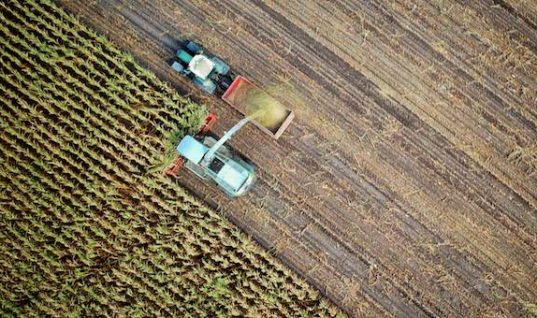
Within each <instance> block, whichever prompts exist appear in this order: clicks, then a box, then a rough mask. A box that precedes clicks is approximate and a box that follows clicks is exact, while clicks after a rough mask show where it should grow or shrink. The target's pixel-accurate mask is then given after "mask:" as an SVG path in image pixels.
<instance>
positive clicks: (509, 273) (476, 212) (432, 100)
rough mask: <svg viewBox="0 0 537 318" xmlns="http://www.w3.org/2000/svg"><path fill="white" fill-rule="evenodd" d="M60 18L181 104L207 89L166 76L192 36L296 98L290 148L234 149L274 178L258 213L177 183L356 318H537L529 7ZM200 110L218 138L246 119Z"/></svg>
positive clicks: (341, 5) (122, 9) (261, 8)
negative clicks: (81, 26)
mask: <svg viewBox="0 0 537 318" xmlns="http://www.w3.org/2000/svg"><path fill="white" fill-rule="evenodd" d="M62 3H63V4H65V5H66V7H68V8H69V9H70V10H72V11H73V12H76V13H79V14H80V15H81V16H82V17H83V19H85V21H87V22H88V23H90V24H92V25H94V26H95V27H97V28H99V30H100V31H101V32H103V33H105V34H107V35H109V36H110V37H111V38H112V39H114V40H115V41H116V42H117V43H118V44H120V45H121V46H122V47H124V48H125V49H128V50H129V51H131V52H133V53H134V54H135V56H136V57H138V58H139V59H140V61H142V62H143V63H145V64H146V65H147V66H148V67H149V68H151V69H152V70H154V71H155V72H156V73H157V74H158V75H159V77H161V78H163V79H166V80H167V81H170V82H172V83H174V85H175V86H176V87H178V88H179V89H183V90H184V89H185V88H184V87H187V88H188V91H189V92H190V88H191V87H192V86H189V85H190V84H187V83H186V81H184V80H183V79H182V78H180V77H179V76H176V75H174V74H173V73H172V72H171V71H170V70H169V67H168V65H167V63H166V60H167V59H168V58H169V57H171V56H172V55H173V51H174V49H176V48H177V43H176V40H177V39H178V38H180V37H191V38H194V39H196V40H199V41H200V42H201V43H202V44H204V45H205V46H206V47H208V48H209V49H210V50H211V51H212V52H213V53H217V54H218V55H220V56H222V57H223V58H224V59H225V60H227V61H229V62H230V64H231V65H232V66H233V67H235V68H237V69H238V70H239V71H240V72H242V73H244V74H246V75H248V76H249V77H250V78H252V79H253V80H255V81H256V82H258V83H267V82H272V81H275V80H281V81H288V82H290V83H291V84H292V85H293V86H294V87H295V89H296V92H297V94H299V95H300V96H301V98H302V100H303V103H300V104H295V105H291V106H292V107H294V108H295V111H296V113H297V119H296V120H295V121H294V123H293V125H292V126H291V127H290V129H289V130H288V132H286V134H285V135H284V136H283V137H282V139H280V140H279V141H278V142H272V141H270V140H269V139H268V138H267V137H266V136H263V135H262V133H260V132H259V131H257V130H256V129H255V128H252V127H248V128H246V131H245V133H243V134H239V135H238V136H237V137H236V139H235V140H234V141H233V142H232V144H233V145H234V146H235V147H236V148H237V149H239V150H240V151H242V152H243V153H245V154H246V155H247V156H249V157H250V158H251V159H253V160H254V162H256V163H257V164H258V165H259V167H260V174H261V180H260V182H259V184H258V186H257V187H256V188H255V189H254V192H253V193H252V195H250V196H249V197H248V198H247V199H246V200H239V201H236V202H231V203H230V202H228V201H227V200H226V199H225V198H223V197H222V196H220V195H219V194H218V192H215V191H214V189H212V188H209V187H206V186H205V185H204V184H202V183H200V182H198V181H197V180H195V178H186V177H184V178H180V180H179V182H181V183H182V184H185V185H186V186H188V187H189V188H191V189H193V190H194V191H196V192H197V193H198V194H199V195H201V196H202V197H204V198H205V199H206V200H207V202H209V203H211V204H212V205H214V206H217V207H219V208H220V209H221V211H222V212H223V213H224V214H226V215H227V216H228V217H229V218H230V219H231V220H232V221H233V222H234V223H236V224H238V225H239V226H240V227H241V228H243V229H244V230H245V231H247V232H249V233H250V234H252V235H253V236H254V237H255V238H256V239H257V240H258V241H260V242H261V243H262V244H263V245H264V246H266V247H268V248H270V249H271V250H272V251H273V252H274V253H275V254H277V255H278V256H279V257H280V258H281V259H283V260H284V261H285V262H286V263H288V264H289V265H290V266H291V267H293V268H295V269H296V270H298V271H299V272H300V273H302V274H303V275H304V276H305V277H306V278H308V279H309V280H310V281H311V282H313V283H314V284H315V285H316V286H318V287H319V288H321V289H322V290H323V291H324V292H325V293H326V294H327V295H328V296H330V297H331V298H332V299H334V300H335V301H336V302H337V303H338V304H340V305H341V306H342V307H343V308H345V309H346V310H347V311H348V312H350V313H351V314H354V315H360V314H368V313H369V314H372V315H375V314H386V315H390V314H394V315H399V316H410V317H415V316H450V315H451V316H478V315H483V316H486V315H494V314H506V315H523V314H524V304H525V303H528V302H529V303H531V302H535V299H536V298H537V295H536V290H537V282H536V277H535V272H536V266H535V263H536V261H537V255H536V253H535V250H536V247H537V243H536V232H537V214H536V207H537V181H536V180H537V178H535V176H536V165H535V163H536V161H535V151H534V150H532V149H534V148H535V143H536V140H537V129H536V126H537V106H536V98H537V96H536V94H537V89H536V88H537V87H536V82H535V78H536V76H537V63H536V52H535V43H537V31H536V30H535V23H534V22H532V21H533V20H532V12H535V8H534V7H531V6H530V4H524V3H523V2H520V1H512V2H510V1H479V2H477V1H476V2H474V1H472V2H467V3H461V2H457V1H433V2H425V1H424V2H397V3H392V2H388V1H386V2H385V1H331V2H315V1H309V2H303V1H291V2H289V1H270V2H262V1H219V2H210V3H209V2H204V1H175V2H169V1H156V2H153V1H151V2H149V1H148V2H146V1H142V0H140V1H130V2H129V3H122V2H121V1H103V2H100V3H97V4H94V5H91V4H90V5H88V4H82V3H81V2H80V1H62ZM521 17H523V18H521ZM192 94H193V95H195V96H196V97H197V98H201V99H203V100H204V101H207V103H208V104H209V106H210V107H211V109H212V110H214V111H216V112H217V113H218V114H219V115H220V118H221V121H220V123H219V125H218V126H217V128H216V131H217V132H220V133H221V132H222V131H223V130H224V128H225V127H227V126H230V125H232V124H233V122H235V121H236V120H238V118H239V116H238V114H236V113H234V112H233V111H232V110H231V109H230V108H229V107H227V106H226V105H225V104H223V103H222V102H219V101H216V99H212V100H211V99H207V98H204V97H199V96H200V95H199V94H198V93H197V92H196V91H195V89H193V90H192ZM259 140H262V141H263V146H262V147H259V146H258V145H259V142H257V141H259ZM254 141H256V142H254ZM253 145H254V146H253ZM532 151H533V152H532ZM523 154H525V155H523Z"/></svg>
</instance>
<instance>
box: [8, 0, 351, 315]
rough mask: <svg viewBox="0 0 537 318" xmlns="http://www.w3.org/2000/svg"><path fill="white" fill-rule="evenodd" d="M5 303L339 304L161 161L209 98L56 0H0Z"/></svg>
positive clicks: (64, 310)
mask: <svg viewBox="0 0 537 318" xmlns="http://www.w3.org/2000/svg"><path fill="white" fill-rule="evenodd" d="M0 22H1V23H0V54H1V62H0V77H1V80H0V90H1V92H0V223H1V224H0V249H1V251H0V313H1V315H2V316H5V317H9V316H17V317H20V316H29V317H44V316H77V317H78V316H128V317H138V316H166V317H188V316H195V317H199V316H211V317H215V316H226V317H227V316H263V317H267V316H284V317H291V316H313V315H315V316H336V315H341V314H340V313H339V312H338V311H337V309H335V307H333V305H332V304H330V303H329V302H328V301H326V300H325V299H324V298H322V297H321V296H320V295H319V293H318V292H317V291H315V290H314V289H313V288H312V287H311V286H309V285H308V284H307V283H306V282H304V281H302V280H301V279H299V278H298V277H297V276H296V275H294V274H293V273H291V272H290V271H289V270H288V269H287V268H285V267H284V266H283V265H282V264H280V263H278V262H277V261H276V260H275V259H273V258H272V257H271V256H270V255H269V254H267V253H266V252H264V251H263V250H262V249H261V248H260V247H259V246H258V245H257V244H256V243H254V242H253V241H252V240H251V239H250V238H248V237H246V236H245V235H244V234H243V233H242V232H241V231H240V230H239V229H237V228H236V227H234V226H233V225H232V224H230V223H229V222H228V221H227V220H225V219H223V218H222V217H221V216H219V215H218V214H217V213H216V212H214V211H212V210H210V209H208V208H207V207H205V206H204V205H203V204H202V203H200V202H199V201H198V200H196V199H195V198H193V197H192V196H190V195H189V194H188V193H187V192H186V191H185V190H184V189H182V188H181V187H180V186H179V185H177V183H176V182H175V181H174V180H173V179H170V178H168V177H165V176H163V175H162V174H161V171H160V170H159V167H161V166H162V165H165V164H166V162H167V160H168V158H169V154H170V149H172V150H173V144H174V143H175V142H176V141H177V138H178V137H180V136H182V135H184V134H185V133H188V132H193V131H195V130H197V129H198V127H199V125H200V123H201V121H202V120H203V118H204V117H205V115H206V110H205V109H204V108H203V107H201V106H199V105H197V104H195V103H192V102H191V101H189V100H187V99H185V98H183V97H181V96H179V95H178V94H177V93H176V92H175V91H174V90H172V89H171V88H169V87H168V86H167V85H166V84H165V83H163V82H161V81H160V80H158V79H157V78H156V77H155V75H153V74H152V73H150V72H148V71H146V70H144V69H143V68H142V67H140V66H139V65H138V64H137V63H136V62H135V61H134V60H133V58H132V57H131V56H130V55H128V54H125V53H122V52H121V51H119V50H118V49H117V48H115V47H114V46H113V45H112V44H111V43H109V42H108V41H107V40H106V39H105V38H103V37H101V36H99V35H97V34H96V33H94V32H93V31H92V30H90V29H88V28H87V27H85V26H84V25H82V24H81V23H80V22H79V21H78V20H77V19H75V18H73V17H72V16H70V15H68V14H66V13H65V12H64V11H63V10H61V9H59V8H58V7H57V6H56V5H55V4H54V3H53V2H51V1H45V0H42V1H23V0H17V1H2V2H0Z"/></svg>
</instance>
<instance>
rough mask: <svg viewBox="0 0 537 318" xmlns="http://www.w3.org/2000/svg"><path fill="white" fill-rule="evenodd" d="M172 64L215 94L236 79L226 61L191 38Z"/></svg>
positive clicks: (185, 42) (223, 90)
mask: <svg viewBox="0 0 537 318" xmlns="http://www.w3.org/2000/svg"><path fill="white" fill-rule="evenodd" d="M171 66H172V68H173V69H174V70H176V71H177V72H179V73H180V74H182V75H184V76H186V77H188V78H190V79H191V80H192V81H193V82H194V84H195V85H196V86H198V87H199V88H200V89H201V90H203V91H204V92H206V93H208V94H213V93H214V92H215V91H216V90H217V89H219V90H220V91H221V92H225V91H226V90H227V89H228V88H229V86H230V85H231V83H232V82H233V79H234V75H232V74H231V71H230V68H229V66H228V65H227V64H226V63H225V62H224V61H222V60H221V59H220V58H218V57H216V56H214V55H212V54H207V53H205V52H204V51H203V49H202V48H201V46H199V45H198V44H197V43H195V42H193V41H189V40H186V41H184V42H183V43H182V45H181V48H179V50H177V52H176V54H175V58H174V61H173V62H172V65H171Z"/></svg>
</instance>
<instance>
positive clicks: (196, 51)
mask: <svg viewBox="0 0 537 318" xmlns="http://www.w3.org/2000/svg"><path fill="white" fill-rule="evenodd" d="M186 48H187V49H188V50H189V51H190V52H192V53H193V54H199V53H201V52H202V49H201V46H199V45H198V44H197V43H196V42H192V41H188V43H187V44H186Z"/></svg>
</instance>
